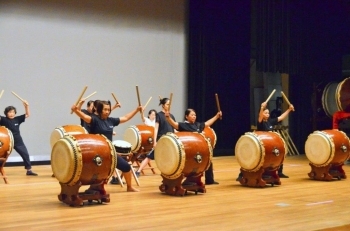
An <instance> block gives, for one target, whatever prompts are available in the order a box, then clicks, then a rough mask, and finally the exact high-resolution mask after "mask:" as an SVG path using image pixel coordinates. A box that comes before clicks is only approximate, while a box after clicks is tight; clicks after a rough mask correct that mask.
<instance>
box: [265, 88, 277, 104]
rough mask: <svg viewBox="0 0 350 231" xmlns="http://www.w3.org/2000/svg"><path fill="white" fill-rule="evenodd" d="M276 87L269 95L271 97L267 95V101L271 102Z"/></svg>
mask: <svg viewBox="0 0 350 231" xmlns="http://www.w3.org/2000/svg"><path fill="white" fill-rule="evenodd" d="M275 91H276V89H273V91H272V92H271V94H270V95H269V97H267V99H266V101H265V103H267V102H269V100H270V98H271V97H272V96H273V94H274V93H275Z"/></svg>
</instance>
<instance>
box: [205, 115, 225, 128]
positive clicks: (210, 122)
mask: <svg viewBox="0 0 350 231" xmlns="http://www.w3.org/2000/svg"><path fill="white" fill-rule="evenodd" d="M220 117H222V112H221V111H219V112H218V113H216V115H215V116H214V117H213V118H211V119H209V120H207V121H206V122H205V126H206V127H209V126H211V125H213V123H214V122H215V121H216V120H217V119H219V118H220Z"/></svg>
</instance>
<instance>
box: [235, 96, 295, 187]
mask: <svg viewBox="0 0 350 231" xmlns="http://www.w3.org/2000/svg"><path fill="white" fill-rule="evenodd" d="M266 106H267V102H263V103H262V104H261V108H260V112H259V118H258V126H257V131H266V132H267V131H273V128H274V126H275V125H277V124H278V123H279V122H280V121H282V120H284V119H285V118H286V117H287V116H288V114H289V113H290V112H291V111H294V106H293V105H292V104H290V105H289V108H288V109H287V110H286V111H285V112H284V113H282V114H281V115H280V116H278V117H277V118H270V111H269V109H268V108H266ZM278 176H279V177H281V178H289V177H288V176H286V175H284V174H283V164H281V166H280V167H279V169H278ZM242 177H243V175H242V173H239V175H238V178H237V179H236V181H240V179H241V178H242Z"/></svg>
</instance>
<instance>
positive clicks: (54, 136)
mask: <svg viewBox="0 0 350 231" xmlns="http://www.w3.org/2000/svg"><path fill="white" fill-rule="evenodd" d="M77 134H88V132H87V131H86V129H85V128H84V127H82V126H81V125H75V124H74V125H64V126H62V127H57V128H55V130H53V131H52V133H51V136H50V145H51V148H52V147H53V145H54V144H55V143H56V142H57V141H58V140H59V139H61V138H63V137H64V136H67V135H77Z"/></svg>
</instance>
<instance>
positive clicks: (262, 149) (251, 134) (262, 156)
mask: <svg viewBox="0 0 350 231" xmlns="http://www.w3.org/2000/svg"><path fill="white" fill-rule="evenodd" d="M244 137H248V138H250V137H253V138H254V140H255V141H257V142H254V143H255V144H256V147H258V148H259V150H260V155H259V157H260V159H259V162H258V164H257V165H256V166H255V167H253V168H252V169H246V168H244V167H242V165H241V162H240V161H239V158H238V156H237V161H238V164H239V165H240V166H241V168H242V169H244V170H245V171H247V172H257V171H258V170H259V169H260V168H261V167H262V166H263V165H264V162H265V147H264V144H263V143H262V141H261V139H260V138H259V137H258V135H257V134H256V133H255V132H246V133H244V135H242V136H241V137H240V138H239V139H238V141H237V143H236V147H235V153H236V155H237V144H238V142H239V140H241V139H243V138H244Z"/></svg>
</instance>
